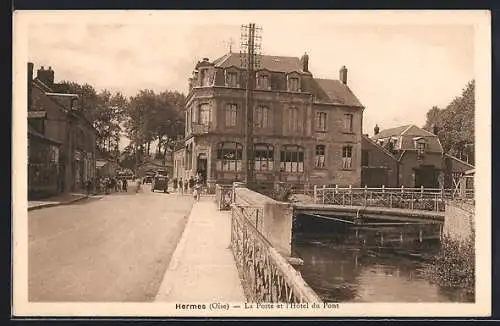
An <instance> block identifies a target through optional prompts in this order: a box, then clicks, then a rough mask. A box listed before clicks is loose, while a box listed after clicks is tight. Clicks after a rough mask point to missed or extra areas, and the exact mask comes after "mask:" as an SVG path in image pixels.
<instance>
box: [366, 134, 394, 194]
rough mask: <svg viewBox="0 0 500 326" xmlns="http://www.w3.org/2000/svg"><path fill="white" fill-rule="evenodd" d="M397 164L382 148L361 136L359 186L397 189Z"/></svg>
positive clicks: (389, 153) (390, 154) (391, 155)
mask: <svg viewBox="0 0 500 326" xmlns="http://www.w3.org/2000/svg"><path fill="white" fill-rule="evenodd" d="M398 173H399V162H398V159H397V158H396V157H394V155H393V154H392V153H391V152H389V151H388V150H387V149H385V148H384V147H382V146H380V145H378V144H377V143H376V142H375V141H373V140H372V139H370V138H369V137H368V135H363V139H362V143H361V186H362V187H365V186H366V187H370V188H377V187H382V186H385V187H397V186H398Z"/></svg>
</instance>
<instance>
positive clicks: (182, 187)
mask: <svg viewBox="0 0 500 326" xmlns="http://www.w3.org/2000/svg"><path fill="white" fill-rule="evenodd" d="M179 191H180V193H181V195H183V194H184V185H183V184H182V178H180V179H179Z"/></svg>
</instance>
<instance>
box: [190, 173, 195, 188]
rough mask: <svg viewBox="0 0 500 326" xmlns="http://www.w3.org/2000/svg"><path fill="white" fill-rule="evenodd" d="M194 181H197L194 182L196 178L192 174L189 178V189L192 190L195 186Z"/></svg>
mask: <svg viewBox="0 0 500 326" xmlns="http://www.w3.org/2000/svg"><path fill="white" fill-rule="evenodd" d="M194 183H195V182H194V178H193V176H191V177H190V178H189V190H191V191H192V190H193V188H194Z"/></svg>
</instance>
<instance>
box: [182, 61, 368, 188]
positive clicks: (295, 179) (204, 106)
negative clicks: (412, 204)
mask: <svg viewBox="0 0 500 326" xmlns="http://www.w3.org/2000/svg"><path fill="white" fill-rule="evenodd" d="M259 62H260V63H261V64H260V68H259V69H258V70H257V71H256V72H255V73H256V76H255V77H256V78H255V80H256V87H255V91H254V93H253V107H252V110H253V117H254V118H253V120H254V124H253V136H254V137H253V153H254V168H253V171H254V181H255V182H256V183H257V184H259V185H261V186H262V187H272V186H273V185H274V184H275V183H277V182H286V183H289V184H293V185H295V186H296V187H301V186H304V185H305V184H309V185H312V184H317V185H322V184H337V185H353V186H359V185H360V182H361V136H362V134H361V130H362V119H363V110H364V107H363V106H362V104H361V103H360V102H359V100H358V99H357V98H356V96H355V95H354V93H353V92H352V91H351V90H350V89H349V87H348V86H347V69H346V68H345V67H342V69H341V70H340V75H339V79H340V80H333V79H318V78H314V77H313V75H312V73H311V72H310V71H309V69H308V62H309V57H308V56H307V54H305V55H304V56H302V57H301V58H298V57H277V56H259ZM245 85H246V71H245V70H244V69H242V67H241V62H240V56H239V54H235V53H228V54H226V55H225V56H223V57H221V58H218V59H216V60H214V61H212V62H211V61H209V59H208V58H204V59H203V60H202V61H199V62H198V64H197V65H196V67H195V69H194V71H193V76H192V78H190V79H189V94H188V96H187V99H186V130H185V133H186V137H185V144H184V165H183V168H184V172H185V173H184V176H185V177H190V176H192V175H195V174H201V176H202V178H203V179H204V180H207V181H208V183H211V184H213V183H230V182H233V181H241V180H243V179H244V173H245V168H244V162H245V160H246V148H245V133H244V130H245V123H246V118H245V92H246V89H245Z"/></svg>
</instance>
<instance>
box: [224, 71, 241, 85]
mask: <svg viewBox="0 0 500 326" xmlns="http://www.w3.org/2000/svg"><path fill="white" fill-rule="evenodd" d="M229 76H234V84H232V83H230V81H232V80H231V79H228V77H229ZM238 79H239V74H238V72H237V71H234V70H228V69H226V70H224V85H226V87H231V88H239V85H240V83H239V80H238Z"/></svg>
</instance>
